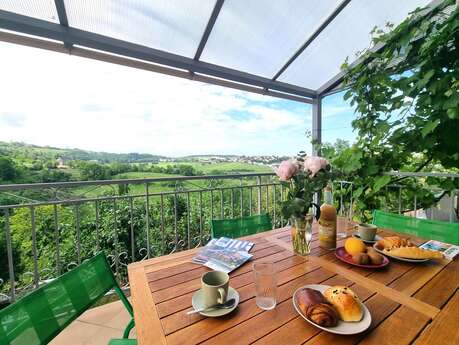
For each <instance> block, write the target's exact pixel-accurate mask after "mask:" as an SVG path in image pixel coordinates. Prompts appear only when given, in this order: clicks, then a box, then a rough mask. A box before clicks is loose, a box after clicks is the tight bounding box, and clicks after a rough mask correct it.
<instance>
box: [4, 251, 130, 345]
mask: <svg viewBox="0 0 459 345" xmlns="http://www.w3.org/2000/svg"><path fill="white" fill-rule="evenodd" d="M112 288H115V290H117V291H116V292H117V293H118V292H120V291H121V290H120V288H119V285H118V283H117V282H116V280H115V277H114V275H113V273H112V270H111V269H110V265H109V263H108V261H107V258H106V256H105V254H104V253H103V252H101V253H99V254H97V255H96V256H94V257H92V258H91V259H89V260H87V261H85V262H83V263H82V264H81V265H79V266H78V267H76V268H75V269H73V270H72V271H70V272H67V273H65V274H63V275H62V276H60V277H59V278H56V279H54V280H53V281H51V282H50V283H48V284H46V285H43V286H41V287H40V288H38V289H37V290H34V291H32V292H31V293H29V294H28V295H26V296H24V297H23V298H21V299H20V300H18V301H17V302H15V303H13V304H11V305H9V306H8V307H6V308H5V309H3V310H1V311H0V344H2V345H16V344H27V345H41V344H47V343H48V342H50V341H51V340H52V339H53V338H54V337H55V336H56V335H57V334H59V332H61V331H62V330H63V329H64V328H65V327H66V326H67V325H68V324H69V323H70V322H72V321H73V320H75V319H76V318H77V317H78V316H79V315H81V314H82V313H83V312H84V311H85V310H86V309H88V308H89V307H90V306H91V305H92V304H93V303H94V302H96V301H97V300H98V299H99V298H101V297H102V296H104V295H105V294H106V293H107V292H108V291H109V290H110V289H112ZM118 295H119V296H120V298H121V300H122V302H123V304H124V305H125V306H126V308H127V309H128V311H129V313H130V314H131V316H132V306H131V304H130V303H129V301H128V300H127V299H126V297H125V296H124V294H123V293H122V292H121V295H120V294H119V293H118ZM123 297H124V300H123Z"/></svg>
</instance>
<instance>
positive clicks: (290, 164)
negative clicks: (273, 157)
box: [276, 160, 298, 181]
mask: <svg viewBox="0 0 459 345" xmlns="http://www.w3.org/2000/svg"><path fill="white" fill-rule="evenodd" d="M297 171H298V166H297V165H296V164H295V162H294V161H292V160H288V161H283V162H282V163H281V164H280V165H279V168H277V169H276V174H277V176H279V179H280V180H281V181H288V180H290V179H291V178H292V176H294V175H295V174H296V173H297Z"/></svg>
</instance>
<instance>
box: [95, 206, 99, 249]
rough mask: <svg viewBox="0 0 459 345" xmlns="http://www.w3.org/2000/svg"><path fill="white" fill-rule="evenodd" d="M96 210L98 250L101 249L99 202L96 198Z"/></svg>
mask: <svg viewBox="0 0 459 345" xmlns="http://www.w3.org/2000/svg"><path fill="white" fill-rule="evenodd" d="M94 207H95V212H96V250H97V252H99V251H100V238H99V202H98V201H97V200H96V201H95V203H94Z"/></svg>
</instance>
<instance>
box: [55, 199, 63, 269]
mask: <svg viewBox="0 0 459 345" xmlns="http://www.w3.org/2000/svg"><path fill="white" fill-rule="evenodd" d="M53 213H54V241H55V242H56V274H57V276H60V275H61V255H60V244H59V242H60V229H59V218H58V214H57V205H54V206H53Z"/></svg>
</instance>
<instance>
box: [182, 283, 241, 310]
mask: <svg viewBox="0 0 459 345" xmlns="http://www.w3.org/2000/svg"><path fill="white" fill-rule="evenodd" d="M203 297H204V296H203V293H202V289H199V290H198V291H196V292H195V293H194V294H193V298H192V299H191V304H192V305H193V308H194V309H195V310H196V309H201V308H203V307H204V304H203ZM231 298H234V299H235V300H236V303H234V306H233V307H232V308H228V309H213V310H209V311H207V312H200V313H199V314H201V315H204V316H208V317H219V316H223V315H226V314H229V313H231V312H232V311H233V310H234V309H236V307H237V305H238V304H239V293H238V292H237V291H236V290H235V289H233V288H232V287H231V286H230V287H229V288H228V296H227V297H226V299H227V300H228V299H231Z"/></svg>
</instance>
